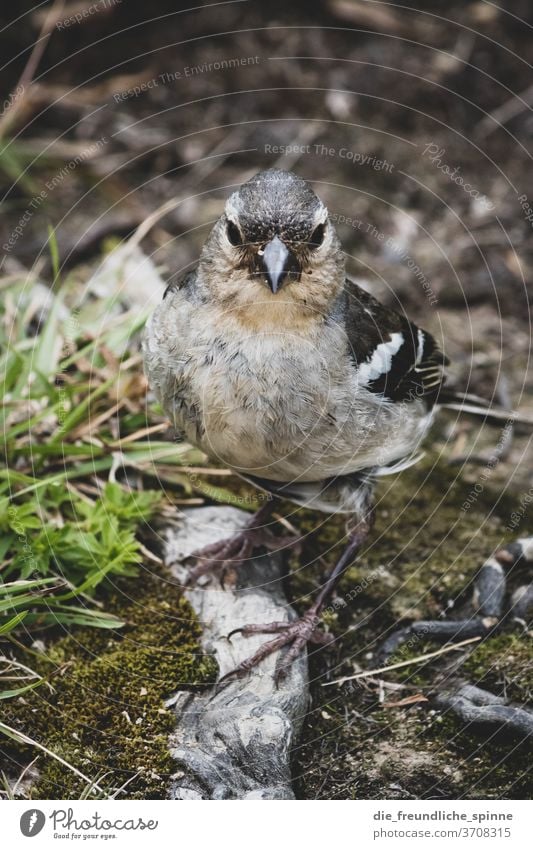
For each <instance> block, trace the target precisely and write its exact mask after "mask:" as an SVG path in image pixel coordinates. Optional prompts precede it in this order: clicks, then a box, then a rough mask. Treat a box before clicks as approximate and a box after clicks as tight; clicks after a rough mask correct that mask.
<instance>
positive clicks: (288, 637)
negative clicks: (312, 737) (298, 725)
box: [218, 518, 371, 686]
mask: <svg viewBox="0 0 533 849" xmlns="http://www.w3.org/2000/svg"><path fill="white" fill-rule="evenodd" d="M370 527H371V519H370V518H368V519H366V520H361V521H360V522H359V523H358V524H357V525H356V526H355V527H354V528H353V529H352V530H350V532H349V542H348V544H347V546H346V548H345V549H344V551H343V553H342V555H341V557H340V558H339V560H338V561H337V563H336V565H335V568H334V569H333V570H332V572H331V573H330V575H329V576H328V578H327V580H326V583H325V584H324V586H323V587H322V589H321V590H320V592H319V594H318V596H317V598H316V600H315V602H314V603H313V604H312V606H311V607H310V608H309V610H308V611H306V613H304V614H303V616H299V617H298V619H295V620H294V621H292V622H270V623H268V624H264V625H244V627H242V628H236V629H235V630H234V631H231V633H230V634H228V639H231V637H232V635H233V634H241V635H242V636H243V637H248V636H250V635H251V634H275V635H276V636H275V637H273V639H271V640H268V641H267V642H266V643H264V645H262V646H261V648H260V649H258V651H256V652H255V654H253V655H251V656H250V657H248V658H246V660H243V661H242V662H241V663H239V665H238V666H236V667H235V669H232V670H231V672H228V673H227V674H226V675H224V676H223V677H222V678H221V679H220V681H219V682H218V685H219V686H220V685H221V684H224V683H226V682H228V681H229V680H231V679H232V678H242V677H243V676H244V675H246V674H247V673H248V672H250V671H251V670H252V669H253V668H254V667H255V666H257V665H258V664H259V663H261V661H262V660H264V658H265V657H268V656H269V655H270V654H272V653H273V652H275V651H279V649H282V648H284V647H285V646H289V649H288V651H287V653H286V654H285V657H284V658H283V661H282V663H281V664H279V666H278V668H277V671H276V684H279V683H280V681H282V680H283V679H284V678H285V677H286V676H287V673H288V671H289V668H290V666H291V664H292V662H293V661H294V660H295V658H296V657H298V655H299V654H300V652H301V651H302V650H303V649H304V648H305V646H306V645H307V643H313V644H315V645H327V644H328V643H330V642H332V639H333V638H332V636H331V635H330V634H326V633H324V632H323V631H321V630H320V629H319V628H318V625H319V623H320V616H321V613H322V611H323V609H324V606H325V603H326V601H327V600H328V598H329V596H330V595H331V593H332V592H333V590H334V588H335V586H336V585H337V583H338V581H339V579H340V578H341V576H342V575H343V573H344V572H345V571H346V569H347V568H348V566H350V565H351V563H352V562H353V559H354V557H355V555H356V553H357V552H358V551H359V549H360V548H361V546H362V544H363V543H364V541H365V539H366V538H367V536H368V532H369V530H370Z"/></svg>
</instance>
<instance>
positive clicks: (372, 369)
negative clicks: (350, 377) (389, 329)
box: [357, 333, 404, 386]
mask: <svg viewBox="0 0 533 849" xmlns="http://www.w3.org/2000/svg"><path fill="white" fill-rule="evenodd" d="M403 343H404V338H403V333H391V338H390V339H389V341H388V342H380V343H379V345H378V346H377V348H376V350H375V351H374V353H373V354H372V356H371V357H370V359H369V360H367V362H366V363H361V365H360V366H359V368H358V370H357V377H358V379H359V383H360V385H362V386H366V385H367V384H368V383H370V381H371V380H377V379H378V378H379V377H381V376H382V375H383V374H387V372H389V371H390V367H391V365H392V358H393V356H394V355H395V354H397V353H398V351H399V350H400V348H401V347H402V345H403Z"/></svg>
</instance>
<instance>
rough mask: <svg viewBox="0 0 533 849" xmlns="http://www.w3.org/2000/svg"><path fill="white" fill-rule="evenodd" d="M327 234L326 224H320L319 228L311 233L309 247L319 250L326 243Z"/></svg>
mask: <svg viewBox="0 0 533 849" xmlns="http://www.w3.org/2000/svg"><path fill="white" fill-rule="evenodd" d="M325 232H326V227H325V225H324V224H319V225H318V227H315V229H314V230H313V232H312V233H311V238H310V239H309V247H310V248H313V249H315V248H319V247H320V245H321V244H322V242H323V241H324V234H325Z"/></svg>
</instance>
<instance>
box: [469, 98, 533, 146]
mask: <svg viewBox="0 0 533 849" xmlns="http://www.w3.org/2000/svg"><path fill="white" fill-rule="evenodd" d="M531 101H533V85H530V86H528V87H527V88H526V89H525V91H522V92H520V94H514V95H513V96H512V97H511V98H510V100H506V101H505V103H502V105H501V106H498V107H497V108H496V109H494V111H493V112H490V113H489V114H488V115H486V116H485V117H484V118H482V119H481V121H480V122H479V124H478V125H477V127H476V129H475V132H476V135H478V136H479V135H483V136H484V137H486V136H490V135H491V133H494V132H495V131H496V130H499V129H500V127H502V126H503V125H504V124H507V123H508V122H509V121H510V120H511V119H512V118H516V117H517V116H518V115H520V114H521V113H522V112H525V111H526V109H529V110H531Z"/></svg>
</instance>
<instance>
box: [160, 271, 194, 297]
mask: <svg viewBox="0 0 533 849" xmlns="http://www.w3.org/2000/svg"><path fill="white" fill-rule="evenodd" d="M195 276H196V269H193V270H192V271H188V272H187V273H186V274H184V275H183V276H182V277H178V278H177V279H175V280H171V281H170V283H169V284H168V286H167V288H166V289H165V291H164V292H163V300H165V298H166V296H167V295H170V294H171V293H172V292H177V291H178V290H179V289H183V288H184V287H185V286H188V285H189V283H192V281H193V280H194V277H195Z"/></svg>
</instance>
